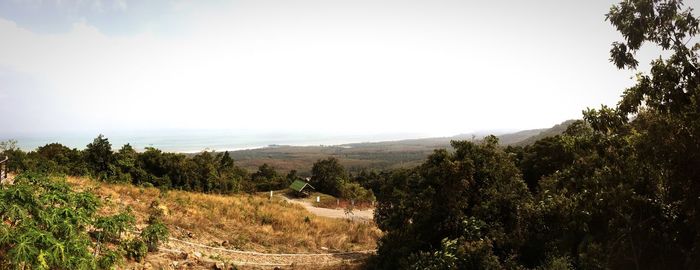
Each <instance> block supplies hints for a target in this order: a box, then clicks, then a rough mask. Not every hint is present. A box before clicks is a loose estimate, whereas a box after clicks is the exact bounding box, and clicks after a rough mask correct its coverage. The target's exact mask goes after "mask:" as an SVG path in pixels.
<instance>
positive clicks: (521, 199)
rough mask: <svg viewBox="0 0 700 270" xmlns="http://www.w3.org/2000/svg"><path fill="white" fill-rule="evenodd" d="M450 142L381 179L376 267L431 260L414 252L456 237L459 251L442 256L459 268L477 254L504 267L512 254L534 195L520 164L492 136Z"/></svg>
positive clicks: (420, 264)
mask: <svg viewBox="0 0 700 270" xmlns="http://www.w3.org/2000/svg"><path fill="white" fill-rule="evenodd" d="M452 146H453V148H454V149H455V152H454V153H450V152H448V151H447V150H444V149H443V150H436V151H435V153H434V154H432V155H431V156H430V157H428V160H427V161H426V162H425V163H423V164H422V165H421V166H419V167H418V168H416V169H414V170H410V171H398V172H396V173H395V174H394V175H392V176H390V177H389V179H387V182H386V183H385V185H383V187H382V190H381V192H380V194H381V195H380V196H379V200H378V202H379V204H378V207H377V209H376V211H375V222H377V225H378V226H379V228H380V229H382V230H383V231H384V232H385V235H384V236H383V237H382V239H381V240H380V242H379V249H378V257H377V261H375V262H374V263H375V265H374V266H376V267H377V268H389V269H390V268H394V267H396V266H397V265H402V267H404V268H420V267H424V266H425V265H424V263H425V262H426V260H427V261H433V260H432V259H430V258H422V259H421V258H419V257H426V256H428V255H426V254H431V253H433V252H434V251H435V250H437V249H439V248H441V247H442V248H446V249H451V248H449V247H452V246H454V245H456V246H459V248H458V249H459V250H460V254H461V255H460V256H459V257H458V258H454V261H448V262H444V263H446V264H445V265H453V266H454V265H456V267H457V268H459V269H479V268H478V267H477V268H474V267H475V266H476V265H475V262H483V263H486V262H488V265H490V266H494V267H497V268H504V267H505V268H509V267H508V266H509V265H510V264H509V263H510V258H511V257H513V256H517V254H518V252H519V251H520V248H521V247H522V246H523V244H524V242H525V239H526V236H527V225H528V224H527V218H528V215H529V212H528V209H529V207H528V205H529V204H530V203H531V201H532V198H531V197H530V193H529V192H528V190H527V186H526V185H525V183H524V182H523V180H522V179H521V177H520V173H519V170H518V168H517V167H516V166H515V164H514V163H513V161H512V160H511V159H510V158H509V155H508V153H506V152H504V151H503V150H502V149H501V148H500V147H498V140H497V139H496V138H495V137H493V136H491V137H487V138H486V139H485V140H484V142H483V143H481V144H474V143H472V142H468V141H454V142H452ZM446 243H449V247H445V246H444V245H446ZM443 255H444V254H443ZM430 256H432V255H430ZM430 256H428V257H430ZM436 256H437V255H436ZM439 256H442V255H439ZM435 259H437V258H435ZM438 260H439V261H440V260H441V259H438ZM441 265H443V264H442V263H441ZM488 265H480V267H487V266H488ZM485 269H487V268H485Z"/></svg>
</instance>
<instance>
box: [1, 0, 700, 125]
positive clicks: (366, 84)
mask: <svg viewBox="0 0 700 270" xmlns="http://www.w3.org/2000/svg"><path fill="white" fill-rule="evenodd" d="M615 2H616V1H607V0H605V1H603V0H601V1H580V0H533V1H522V0H510V1H505V0H501V1H435V0H425V1H406V0H400V1H378V0H366V1H363V0H317V1H313V0H303V1H299V0H279V1H268V0H251V1H184V0H179V1H178V0H174V1H142V0H134V1H131V0H101V1H100V0H43V1H42V0H27V1H21V0H4V1H2V2H1V3H0V113H1V114H2V118H0V124H1V126H2V127H0V135H1V134H20V133H21V134H44V133H60V132H89V133H91V134H96V133H97V132H110V131H120V132H132V131H144V130H153V129H227V130H247V131H253V132H296V133H298V132H310V133H337V134H340V133H352V134H361V133H367V134H369V133H404V132H405V133H421V134H428V135H453V134H457V133H464V132H470V131H475V130H493V129H511V130H514V129H527V128H540V127H548V126H551V125H553V124H556V123H559V122H561V121H563V120H566V119H571V118H580V116H581V111H582V110H583V109H585V108H586V107H598V106H600V104H608V105H613V104H615V103H616V102H617V100H618V98H619V96H620V94H621V93H622V91H623V89H624V88H625V87H627V86H629V85H631V84H632V81H631V80H630V76H631V75H632V74H633V73H632V72H630V71H618V70H616V69H615V68H614V66H613V65H612V64H610V63H609V62H608V57H609V56H608V51H609V49H610V44H611V43H612V42H613V41H616V40H618V39H619V36H618V34H617V33H616V32H615V31H614V29H613V28H612V26H611V25H610V24H609V23H608V22H605V21H604V14H605V13H606V12H607V11H608V9H609V7H610V6H611V5H612V4H613V3H615ZM697 2H698V1H697V0H696V1H687V2H686V4H688V5H690V6H694V7H698V6H699V5H697ZM654 53H656V55H658V52H655V51H650V53H649V55H654ZM642 62H648V61H647V60H643V61H642Z"/></svg>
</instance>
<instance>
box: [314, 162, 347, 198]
mask: <svg viewBox="0 0 700 270" xmlns="http://www.w3.org/2000/svg"><path fill="white" fill-rule="evenodd" d="M347 179H348V175H347V172H346V171H345V168H344V167H343V165H340V162H338V159H336V158H334V157H329V158H327V159H323V160H318V161H316V162H315V163H314V165H313V167H312V168H311V181H310V182H311V185H312V186H314V187H315V188H316V189H317V190H318V191H320V192H323V193H327V194H331V195H334V196H341V195H342V194H341V192H340V191H341V188H342V185H343V183H344V182H345V181H346V180H347Z"/></svg>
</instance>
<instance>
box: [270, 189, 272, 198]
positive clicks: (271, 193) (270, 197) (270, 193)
mask: <svg viewBox="0 0 700 270" xmlns="http://www.w3.org/2000/svg"><path fill="white" fill-rule="evenodd" d="M270 200H272V190H270Z"/></svg>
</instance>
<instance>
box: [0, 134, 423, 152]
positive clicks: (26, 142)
mask: <svg viewBox="0 0 700 270" xmlns="http://www.w3.org/2000/svg"><path fill="white" fill-rule="evenodd" d="M105 136H106V137H107V138H108V139H109V141H110V143H111V144H112V148H113V149H114V150H117V149H119V148H121V147H122V145H124V144H127V143H129V144H130V145H131V146H133V147H134V148H135V149H136V150H137V151H143V150H144V148H146V147H155V148H158V149H160V150H163V151H167V152H179V153H195V152H200V151H234V150H243V149H253V148H261V147H267V146H274V145H294V146H312V145H315V146H318V145H340V144H348V143H359V142H377V141H390V140H402V139H413V138H419V137H424V136H421V135H420V134H382V135H350V136H340V135H322V134H270V133H268V134H245V133H244V134H241V133H238V134H237V133H235V132H223V131H205V132H147V133H141V134H117V135H112V136H110V135H109V134H105ZM95 137H97V135H52V136H29V135H24V136H0V141H6V140H8V139H13V140H17V144H18V146H19V148H21V149H22V150H25V151H30V150H35V149H36V148H37V147H39V146H43V145H46V144H49V143H55V142H57V143H61V144H63V145H65V146H68V147H70V148H77V149H84V148H85V146H86V145H87V144H89V143H90V142H92V140H93V139H94V138H95Z"/></svg>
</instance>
